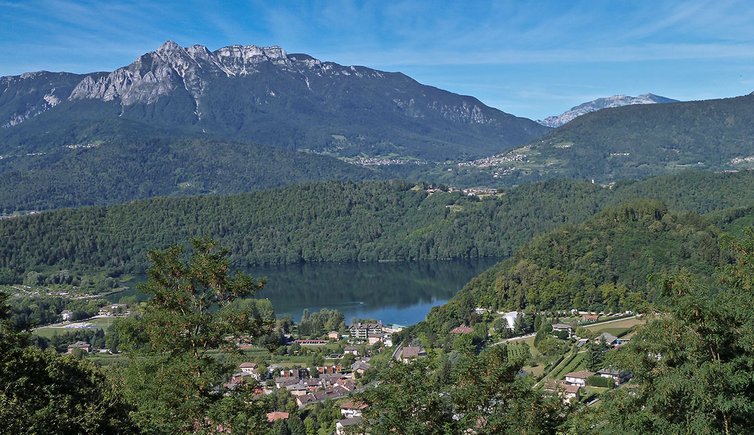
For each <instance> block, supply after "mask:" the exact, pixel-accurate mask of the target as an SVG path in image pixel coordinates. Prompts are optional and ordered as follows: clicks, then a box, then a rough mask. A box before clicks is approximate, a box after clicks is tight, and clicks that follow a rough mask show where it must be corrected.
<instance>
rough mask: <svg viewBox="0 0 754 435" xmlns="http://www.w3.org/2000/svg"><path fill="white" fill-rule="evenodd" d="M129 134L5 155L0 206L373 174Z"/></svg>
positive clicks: (253, 150) (257, 151)
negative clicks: (34, 152) (75, 146)
mask: <svg viewBox="0 0 754 435" xmlns="http://www.w3.org/2000/svg"><path fill="white" fill-rule="evenodd" d="M129 134H130V133H129ZM129 134H125V139H124V138H119V139H114V140H112V141H110V140H108V141H104V142H103V141H95V142H91V143H89V142H87V143H86V144H87V146H92V147H91V148H78V149H69V148H65V147H63V146H62V145H61V146H60V147H57V148H54V149H52V150H47V151H45V153H46V154H42V155H10V156H9V155H6V156H5V157H6V158H3V159H1V160H0V213H5V214H8V213H12V212H14V211H17V210H20V211H23V210H45V209H51V208H61V207H76V206H85V205H97V204H113V203H121V202H125V201H130V200H134V199H140V198H142V199H143V198H151V197H154V196H165V195H197V194H209V193H220V194H231V193H241V192H248V191H250V190H255V189H264V188H270V187H277V186H283V185H287V184H291V183H296V182H306V181H315V180H362V179H366V178H370V177H374V176H375V174H374V172H373V171H370V170H368V169H365V168H361V167H358V166H354V165H350V164H348V163H345V162H342V161H340V160H337V159H334V158H331V157H326V156H319V155H313V154H305V153H301V152H296V151H292V150H285V149H280V148H269V147H263V146H260V145H253V144H243V145H241V144H238V143H233V142H227V141H213V140H206V139H185V140H181V139H175V138H172V139H168V138H162V137H159V136H157V137H154V138H149V139H139V138H132V137H130V136H129ZM178 137H182V136H178ZM72 143H75V142H72ZM65 144H66V145H68V144H70V143H65Z"/></svg>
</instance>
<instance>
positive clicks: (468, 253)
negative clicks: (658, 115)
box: [0, 172, 754, 281]
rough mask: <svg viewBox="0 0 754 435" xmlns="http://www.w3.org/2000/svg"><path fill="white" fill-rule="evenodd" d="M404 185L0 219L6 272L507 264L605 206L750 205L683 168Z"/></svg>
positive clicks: (719, 178) (325, 186)
mask: <svg viewBox="0 0 754 435" xmlns="http://www.w3.org/2000/svg"><path fill="white" fill-rule="evenodd" d="M424 187H425V186H423V185H415V184H413V183H407V182H399V181H381V182H364V183H350V182H346V183H340V182H325V183H314V184H309V185H301V186H290V187H285V188H281V189H276V190H269V191H263V192H253V193H247V194H241V195H235V196H228V197H222V196H206V197H187V198H184V197H171V198H156V199H151V200H146V201H136V202H131V203H127V204H119V205H113V206H109V207H89V208H79V209H70V210H59V211H53V212H47V213H41V214H38V215H33V216H27V217H21V218H13V219H5V220H2V221H0V240H2V241H3V242H2V243H1V244H0V269H4V270H5V272H4V276H7V275H10V276H14V277H15V279H16V280H17V281H19V280H21V279H23V277H24V276H25V275H26V274H28V272H30V271H39V272H45V271H49V270H52V269H54V270H60V269H69V270H72V271H74V270H75V271H81V270H83V271H92V270H107V271H108V272H109V273H110V274H111V275H113V276H117V275H119V274H122V273H131V272H142V271H144V270H145V265H146V262H147V260H146V252H147V250H148V249H149V248H152V247H164V246H168V245H170V244H173V243H178V242H180V241H183V240H188V239H191V238H192V237H195V236H210V237H214V238H217V239H218V240H220V241H221V242H222V243H223V244H224V245H225V246H227V247H228V248H229V249H230V250H231V252H232V255H233V257H232V258H233V261H234V264H235V265H237V266H241V267H244V266H247V265H253V264H280V263H297V262H317V261H374V260H422V259H451V258H473V257H487V256H508V255H511V254H512V253H513V251H514V249H515V248H516V247H517V246H519V245H521V244H523V243H525V242H527V241H528V240H530V239H531V238H532V237H533V236H534V235H536V234H540V233H542V232H544V231H547V230H551V229H553V228H556V227H557V226H560V225H562V224H565V223H577V222H581V221H583V220H584V219H586V218H588V217H590V216H592V215H594V214H595V213H597V212H598V211H599V210H601V209H603V208H604V207H606V206H609V205H613V204H617V203H620V202H623V201H626V200H630V199H632V198H654V199H658V200H661V201H663V202H665V203H666V204H667V205H668V207H669V208H671V209H673V210H689V211H695V212H698V213H708V212H711V211H715V210H723V209H726V208H730V207H746V206H751V205H752V199H751V198H750V197H749V196H747V195H742V194H741V192H751V191H753V190H754V175H752V174H751V173H750V172H741V173H736V174H714V173H707V172H685V173H682V174H678V175H667V176H661V177H655V178H650V179H647V180H644V181H638V182H630V183H620V184H617V185H615V186H613V187H612V188H605V187H601V186H599V185H593V184H590V183H582V182H575V181H549V182H543V183H537V184H532V185H524V186H520V187H518V188H515V189H511V190H509V191H505V192H502V193H501V194H498V195H496V196H493V197H487V198H485V199H483V200H480V199H478V198H476V197H469V196H465V195H463V194H462V193H461V192H436V193H429V192H427V191H426V190H425V189H424Z"/></svg>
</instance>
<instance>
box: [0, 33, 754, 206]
mask: <svg viewBox="0 0 754 435" xmlns="http://www.w3.org/2000/svg"><path fill="white" fill-rule="evenodd" d="M650 103H664V104H650ZM612 106H620V107H612ZM593 110H594V111H593ZM587 112H588V113H587ZM576 115H579V116H577V117H575V118H573V119H571V120H570V122H567V123H566V124H564V125H562V126H560V127H558V128H555V129H551V128H549V127H547V126H544V125H541V124H538V123H537V122H534V121H532V120H529V119H526V118H520V117H516V116H514V115H510V114H507V113H505V112H502V111H500V110H498V109H494V108H491V107H488V106H486V105H484V104H483V103H481V102H480V101H479V100H477V99H476V98H473V97H469V96H462V95H457V94H453V93H451V92H448V91H444V90H441V89H437V88H434V87H431V86H427V85H423V84H420V83H418V82H417V81H415V80H413V79H412V78H410V77H408V76H406V75H404V74H401V73H395V72H385V71H378V70H375V69H370V68H366V67H361V66H343V65H339V64H336V63H333V62H327V61H321V60H318V59H315V58H313V57H311V56H309V55H305V54H288V53H286V52H285V51H284V50H283V49H282V48H280V47H257V46H253V45H248V46H239V45H237V46H229V47H223V48H220V49H218V50H215V51H210V50H209V49H207V48H206V47H204V46H201V45H194V46H191V47H181V46H179V45H177V44H175V43H173V42H170V41H168V42H166V43H165V44H163V45H162V46H161V47H159V48H158V49H157V50H155V51H153V52H149V53H146V54H143V55H142V56H140V57H139V58H138V59H136V60H135V61H134V62H133V63H131V64H130V65H127V66H125V67H123V68H119V69H116V70H115V71H112V72H95V73H91V74H72V73H53V72H45V71H42V72H35V73H25V74H21V75H19V76H12V77H1V78H0V214H9V213H15V212H18V211H30V210H44V209H52V208H60V207H77V206H82V205H97V204H113V203H119V202H124V201H130V200H133V199H141V198H149V197H154V196H165V195H195V194H214V193H218V194H231V193H240V192H247V191H250V190H255V189H260V188H269V187H276V186H282V185H286V184H291V183H299V182H308V181H319V180H365V179H380V178H404V179H410V180H423V181H428V182H433V183H443V184H447V185H453V186H460V187H474V186H485V187H494V188H499V187H509V186H513V185H518V184H522V183H528V182H532V181H537V180H542V179H550V178H573V179H581V180H584V179H586V180H594V181H595V182H600V183H610V182H613V181H617V180H621V179H636V178H642V177H646V176H649V175H655V174H660V173H664V172H669V171H671V172H672V171H676V170H678V169H683V168H689V167H694V168H706V169H713V170H741V169H750V168H754V142H752V140H751V138H752V137H754V95H748V96H743V97H737V98H729V99H718V100H705V101H692V102H673V100H670V99H668V98H665V97H659V96H656V95H653V94H645V95H640V96H638V97H626V96H614V97H609V98H603V99H598V100H595V101H592V102H589V103H585V104H582V105H580V106H577V107H575V108H574V109H572V110H571V111H569V112H566V114H563V115H561V116H560V117H558V119H559V120H560V121H557V122H564V121H565V120H566V119H568V118H569V117H572V116H576ZM548 119H550V118H548ZM551 121H552V122H553V124H552V125H555V124H554V123H555V122H556V121H553V120H552V119H551ZM543 122H544V121H543ZM548 122H550V121H548Z"/></svg>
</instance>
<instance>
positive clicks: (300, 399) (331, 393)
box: [224, 358, 370, 408]
mask: <svg viewBox="0 0 754 435" xmlns="http://www.w3.org/2000/svg"><path fill="white" fill-rule="evenodd" d="M369 368H370V364H369V358H360V359H358V360H357V361H356V362H354V363H353V364H352V365H351V366H350V367H348V368H347V369H344V367H342V366H340V365H329V366H317V367H312V368H305V367H296V368H281V367H277V366H274V365H273V366H270V367H269V368H268V370H267V371H266V372H264V373H262V372H260V370H259V366H258V365H257V364H256V363H253V362H244V363H241V364H240V365H239V366H238V371H237V372H236V373H234V374H233V376H231V378H230V380H228V382H226V383H225V384H224V387H225V388H226V389H227V390H229V391H232V390H235V389H236V388H238V387H239V386H241V385H243V384H245V383H247V381H248V380H249V379H254V380H256V381H264V380H266V379H269V378H271V377H272V374H273V373H276V372H277V373H279V376H277V377H274V378H272V379H273V382H272V383H273V384H274V388H280V389H283V388H284V389H286V390H287V391H289V392H290V393H291V395H293V396H294V397H295V398H296V404H297V405H298V406H299V407H301V408H303V407H305V406H307V405H309V404H310V403H316V402H322V401H325V400H328V399H340V398H343V397H346V396H348V395H349V394H351V393H352V392H354V391H355V390H356V381H355V375H356V374H357V373H358V374H360V375H363V374H364V372H366V371H367V370H369ZM272 388H273V387H272V386H266V385H265V386H260V387H258V388H257V393H258V394H270V393H271V392H272Z"/></svg>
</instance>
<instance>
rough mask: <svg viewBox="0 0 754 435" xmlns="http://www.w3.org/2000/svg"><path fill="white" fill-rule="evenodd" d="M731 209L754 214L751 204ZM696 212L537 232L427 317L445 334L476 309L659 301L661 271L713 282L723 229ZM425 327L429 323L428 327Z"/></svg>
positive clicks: (629, 212)
mask: <svg viewBox="0 0 754 435" xmlns="http://www.w3.org/2000/svg"><path fill="white" fill-rule="evenodd" d="M725 215H727V216H729V217H731V218H732V219H730V220H729V222H733V221H734V220H737V219H740V220H749V219H751V217H753V216H754V213H752V210H751V209H745V210H738V211H737V212H736V213H732V214H731V213H728V212H726V213H725ZM715 220H717V219H714V218H713V219H707V218H705V217H702V216H700V215H698V214H696V213H693V212H671V211H669V210H668V208H667V206H666V205H665V204H663V203H661V202H659V201H652V200H636V201H631V202H628V203H625V204H622V205H619V206H615V207H609V208H607V209H605V210H604V211H602V212H600V213H599V214H597V215H596V216H595V217H594V218H592V219H589V220H588V221H586V222H584V223H582V224H579V225H564V226H562V227H560V228H558V229H556V230H554V231H551V232H548V233H546V234H544V235H541V236H538V237H535V238H534V239H533V240H532V241H531V242H530V243H528V244H526V245H524V246H522V247H521V248H520V249H519V250H518V251H517V252H516V254H515V255H514V256H512V257H511V258H508V259H506V260H504V261H502V262H500V263H498V264H497V265H496V266H494V267H492V268H490V269H489V270H487V271H485V272H484V273H482V274H481V275H479V276H477V277H476V278H474V279H473V280H472V281H471V282H470V283H469V284H467V285H466V287H465V288H464V289H463V290H461V292H459V293H458V294H457V295H456V296H455V297H454V298H453V299H452V300H451V301H450V302H449V303H448V304H447V305H445V306H443V307H439V308H436V309H434V310H433V311H432V312H431V313H430V314H429V315H428V316H427V322H426V323H427V325H428V326H429V327H430V329H431V330H433V331H435V332H440V333H447V331H448V330H449V329H450V328H452V327H453V326H455V325H457V324H458V323H459V322H466V321H469V320H470V317H471V316H472V314H471V313H472V311H473V309H474V308H475V307H487V308H491V309H494V310H504V311H508V310H519V309H528V310H534V311H539V310H570V309H573V308H576V309H579V310H595V311H604V312H621V311H625V310H645V309H646V307H647V306H648V304H650V303H653V302H654V301H656V300H657V299H658V295H659V293H658V292H660V291H662V288H661V287H662V286H661V284H660V281H661V278H662V277H663V276H669V275H671V274H674V273H678V272H679V271H680V270H684V271H685V273H688V274H691V275H692V276H693V277H694V279H695V280H696V281H697V282H698V283H699V284H703V283H707V284H709V283H710V280H711V277H712V276H713V275H714V271H715V268H716V267H718V266H720V265H721V264H723V263H724V262H725V261H724V260H725V258H727V257H726V256H725V253H724V251H723V249H722V241H723V240H724V239H725V237H724V236H723V234H724V233H723V231H722V230H721V229H720V228H718V227H717V226H716V225H714V224H713V223H712V221H715ZM422 328H423V327H422Z"/></svg>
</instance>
